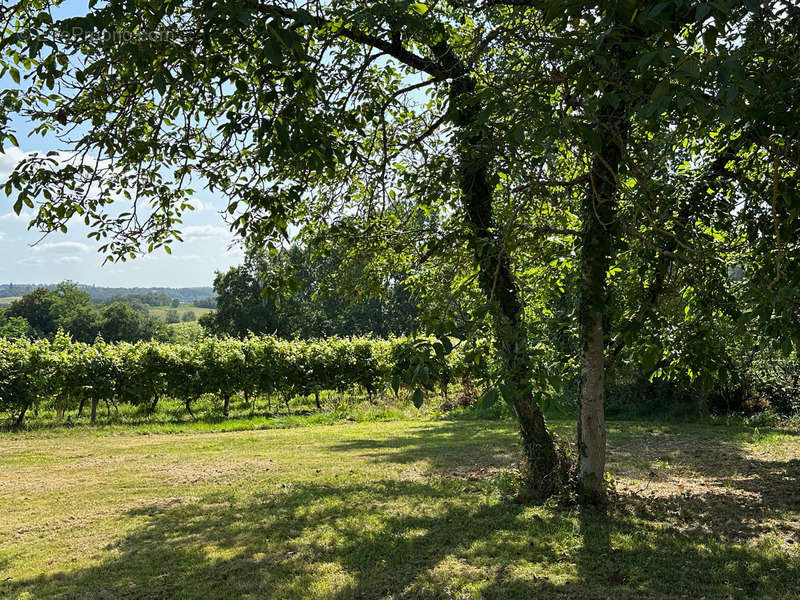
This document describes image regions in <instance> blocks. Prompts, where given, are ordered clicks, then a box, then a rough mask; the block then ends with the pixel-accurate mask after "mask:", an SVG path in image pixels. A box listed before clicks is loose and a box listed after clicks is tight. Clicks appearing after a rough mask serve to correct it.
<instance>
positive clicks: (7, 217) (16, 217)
mask: <svg viewBox="0 0 800 600" xmlns="http://www.w3.org/2000/svg"><path fill="white" fill-rule="evenodd" d="M32 218H33V214H32V213H29V212H25V211H24V210H23V211H22V212H21V213H19V214H17V213H15V212H14V211H13V210H12V211H11V212H7V213H5V214H3V215H0V221H25V222H26V223H27V222H28V221H30V220H31V219H32Z"/></svg>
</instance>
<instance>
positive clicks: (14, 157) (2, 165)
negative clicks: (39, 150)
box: [0, 146, 28, 179]
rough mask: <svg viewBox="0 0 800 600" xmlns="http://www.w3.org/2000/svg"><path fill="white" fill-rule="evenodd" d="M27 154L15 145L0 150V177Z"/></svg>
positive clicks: (6, 173)
mask: <svg viewBox="0 0 800 600" xmlns="http://www.w3.org/2000/svg"><path fill="white" fill-rule="evenodd" d="M27 155H28V153H27V152H23V151H22V150H20V149H19V148H17V147H16V146H12V147H11V148H7V149H6V150H5V151H3V152H0V178H1V179H5V178H6V177H8V176H9V175H10V174H11V172H12V171H13V170H14V167H16V166H17V163H18V162H19V161H21V160H22V159H23V158H25V157H26V156H27Z"/></svg>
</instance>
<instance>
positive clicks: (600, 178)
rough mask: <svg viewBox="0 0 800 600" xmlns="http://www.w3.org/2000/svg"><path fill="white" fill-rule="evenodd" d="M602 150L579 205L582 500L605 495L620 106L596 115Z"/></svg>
mask: <svg viewBox="0 0 800 600" xmlns="http://www.w3.org/2000/svg"><path fill="white" fill-rule="evenodd" d="M598 116H599V121H600V124H601V125H600V127H598V130H597V133H598V135H599V136H600V139H601V140H602V143H601V146H600V148H599V150H598V153H597V155H596V156H595V158H594V161H593V163H592V168H591V172H590V179H589V180H590V186H589V189H588V191H587V193H586V195H585V196H584V200H583V244H582V251H581V280H580V307H579V315H580V339H581V356H580V370H581V377H580V415H579V418H578V436H577V437H578V456H579V459H578V461H579V471H578V480H579V485H580V488H581V491H582V493H583V496H584V499H586V500H589V501H602V500H603V498H604V496H605V483H604V477H605V468H606V425H605V340H604V337H605V336H604V333H605V327H604V313H605V306H606V300H607V298H606V273H607V272H608V266H609V261H610V257H611V252H612V245H613V240H614V230H615V218H616V215H615V212H616V211H615V208H616V203H617V189H618V185H617V173H618V171H619V166H620V163H621V162H622V153H623V150H624V144H625V139H626V137H627V130H628V127H627V116H626V115H625V111H624V107H622V106H618V107H617V108H616V109H609V110H608V111H605V112H601V113H600V114H599V115H598Z"/></svg>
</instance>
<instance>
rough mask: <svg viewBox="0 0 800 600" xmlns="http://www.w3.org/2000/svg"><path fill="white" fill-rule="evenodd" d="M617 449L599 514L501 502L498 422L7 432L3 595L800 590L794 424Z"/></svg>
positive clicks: (1, 500) (738, 593) (0, 537)
mask: <svg viewBox="0 0 800 600" xmlns="http://www.w3.org/2000/svg"><path fill="white" fill-rule="evenodd" d="M556 426H557V428H558V429H560V430H561V431H562V432H563V433H564V434H565V435H569V434H570V433H571V431H572V429H573V425H572V423H568V422H566V421H564V422H558V423H557V424H556ZM609 444H610V461H611V464H610V469H611V470H612V471H613V472H614V473H615V477H616V482H615V484H616V489H617V492H618V498H617V499H616V500H615V501H614V503H613V504H612V506H611V507H610V508H609V510H608V511H607V512H605V513H601V512H597V511H582V510H580V509H578V508H574V507H561V508H558V507H554V506H545V507H541V506H540V507H536V506H523V505H519V504H516V503H514V502H513V501H511V500H509V499H505V498H503V497H502V495H501V493H500V491H501V490H503V489H504V488H505V487H506V486H504V483H503V482H504V481H505V480H506V479H507V477H506V476H505V475H503V473H505V472H506V471H505V470H506V469H509V468H510V467H512V466H513V464H514V463H515V462H516V461H517V460H518V457H519V454H518V452H519V450H518V445H517V440H516V435H515V433H514V427H513V424H512V423H511V422H504V421H477V420H449V421H448V420H429V421H419V420H416V421H415V420H402V421H389V422H366V423H361V422H359V423H340V424H335V425H328V426H323V425H316V426H308V427H296V428H293V429H266V430H259V431H233V432H220V431H213V430H210V431H188V432H184V433H144V432H142V431H138V430H136V429H135V428H133V429H131V430H128V431H124V430H119V429H111V430H107V429H102V430H92V429H90V428H87V427H83V426H79V427H75V428H73V429H53V430H41V431H37V432H33V433H28V434H20V435H10V434H3V435H2V436H0V598H36V599H38V598H109V599H111V598H114V599H116V598H153V599H155V598H169V599H174V598H192V599H195V598H232V599H234V598H235V599H239V598H254V599H255V598H275V599H289V598H326V599H327V598H333V599H338V598H503V599H505V598H598V599H599V598H614V599H615V600H617V599H623V598H692V599H698V598H707V599H709V600H710V599H719V600H723V599H725V598H735V599H738V598H776V599H778V598H780V599H789V598H800V548H799V547H800V488H799V487H798V479H800V432H797V431H793V430H786V431H780V430H764V429H762V430H760V431H759V430H753V429H743V428H727V427H723V426H703V425H674V424H670V425H666V426H664V425H662V426H659V425H649V424H643V423H632V422H614V423H611V424H610V433H609Z"/></svg>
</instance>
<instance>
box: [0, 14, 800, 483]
mask: <svg viewBox="0 0 800 600" xmlns="http://www.w3.org/2000/svg"><path fill="white" fill-rule="evenodd" d="M48 6H49V3H48V2H46V1H42V0H37V1H34V0H23V1H21V2H19V3H18V4H17V5H15V7H14V10H12V11H10V12H9V17H8V19H9V22H11V23H13V25H14V26H13V27H11V28H9V29H8V31H9V32H10V33H8V34H7V35H6V38H5V40H4V42H3V47H4V48H5V49H6V56H7V57H8V58H7V59H6V66H7V68H8V69H9V71H10V73H11V76H12V77H13V78H14V79H20V73H19V71H18V69H19V66H18V65H19V64H23V65H24V64H26V61H29V60H33V62H31V63H30V65H31V69H30V71H29V73H30V74H29V78H30V84H29V85H28V88H27V89H26V91H25V93H24V94H23V93H22V92H21V91H20V90H16V89H10V90H5V91H4V92H3V95H2V102H0V106H2V107H4V108H3V112H2V113H0V122H3V121H4V120H5V121H6V122H7V120H8V118H9V115H11V114H13V113H22V114H25V115H27V116H28V117H30V118H31V119H33V120H34V121H35V122H37V123H39V124H40V126H39V127H40V131H47V130H50V129H53V130H55V131H56V132H60V133H63V134H65V135H66V134H67V132H73V125H75V124H78V123H87V122H88V123H92V125H91V126H90V127H88V128H86V130H85V132H84V130H80V131H81V133H80V134H78V139H77V141H76V143H75V145H74V150H75V151H76V153H77V154H76V157H77V158H76V159H74V161H72V163H68V164H66V165H65V164H59V162H58V160H57V159H56V158H54V157H47V156H43V157H42V156H35V157H30V158H28V159H27V160H26V161H24V162H23V163H21V165H19V166H18V167H17V169H16V170H15V171H14V173H12V174H11V175H10V177H9V179H8V181H7V184H6V190H7V192H9V193H12V192H13V193H15V194H16V204H15V208H16V210H17V212H19V211H20V210H21V209H22V206H23V205H29V206H30V207H33V206H34V200H38V201H39V202H40V204H39V206H38V207H37V211H36V215H35V217H34V222H35V223H36V224H37V225H38V226H39V227H40V228H42V229H43V230H44V231H45V232H47V231H55V230H58V229H61V228H62V227H66V226H67V224H68V222H69V220H70V219H71V218H73V217H75V216H76V215H79V214H80V215H83V217H84V218H85V220H86V221H87V223H88V224H89V225H90V226H92V227H93V229H94V231H93V235H95V236H96V237H97V239H98V240H99V239H103V240H104V245H103V246H102V249H103V251H104V252H105V253H106V254H107V256H108V257H109V258H111V259H114V258H125V257H128V256H130V255H131V254H132V253H133V254H135V253H136V252H138V251H140V250H143V249H145V250H152V249H155V248H158V247H161V246H168V245H169V243H171V241H172V240H174V239H176V237H177V238H179V237H180V234H179V228H180V216H181V213H182V212H183V211H184V210H186V209H187V208H188V206H189V203H188V199H189V197H190V196H191V194H192V190H191V189H190V188H189V181H190V180H192V181H194V180H197V179H202V180H204V181H205V182H206V184H207V185H208V187H209V188H210V189H211V190H213V191H215V192H217V193H218V194H219V195H221V196H225V197H226V198H227V200H228V210H227V214H229V215H231V222H232V226H233V228H234V229H235V230H236V231H237V232H238V233H240V234H241V235H242V236H243V237H244V238H245V239H246V240H247V241H248V243H249V244H250V245H251V246H252V247H259V246H265V247H267V248H271V249H273V250H274V249H275V248H276V247H277V243H278V238H279V237H281V236H283V237H288V232H289V226H290V224H295V225H298V226H299V229H300V232H299V237H301V238H303V239H306V240H310V239H315V238H317V239H318V238H319V237H320V236H328V238H330V239H335V240H348V243H347V245H346V246H345V249H348V248H349V249H351V251H349V252H344V253H343V254H349V255H351V256H356V257H363V256H365V255H367V254H372V256H373V257H377V258H375V260H373V261H372V263H371V264H372V269H371V271H370V270H367V273H368V274H371V273H378V274H379V275H386V273H387V272H388V269H389V268H390V267H391V265H390V264H389V263H390V261H389V259H388V258H387V257H392V258H394V257H399V258H400V259H401V261H403V262H404V263H405V264H406V265H413V266H415V267H416V268H419V264H420V263H426V262H429V261H437V262H445V263H451V261H452V256H451V251H452V254H454V255H456V256H458V257H466V258H467V259H468V260H467V261H466V262H464V261H462V262H461V263H460V264H458V265H457V267H456V269H455V272H457V273H459V274H462V273H465V272H466V273H467V276H466V277H464V278H459V279H457V280H453V281H452V283H453V284H454V286H453V288H454V290H456V291H458V290H460V289H464V288H469V289H470V294H471V295H470V297H471V298H477V294H476V293H475V292H477V293H479V294H480V296H481V302H480V304H479V305H478V306H476V307H473V308H470V314H469V315H468V319H467V320H466V322H473V323H476V324H479V325H484V326H485V325H487V324H488V325H490V327H491V329H492V331H493V335H494V339H495V341H496V350H497V354H498V360H499V362H500V364H501V365H502V368H501V372H500V373H499V376H498V377H497V381H496V383H497V389H498V390H499V391H500V395H501V396H502V397H503V398H504V399H505V400H506V401H507V402H508V403H509V405H510V406H512V407H513V410H514V412H515V414H516V416H517V419H518V422H519V426H520V432H521V435H522V438H523V446H524V448H525V452H526V456H527V459H528V466H529V470H530V474H531V477H530V482H531V486H532V488H533V489H534V491H535V492H536V493H537V494H538V495H542V496H544V495H547V494H549V493H551V492H552V491H553V490H554V489H555V488H556V487H557V485H558V481H559V475H560V472H561V465H562V463H561V460H560V457H559V453H558V451H557V449H556V446H555V443H554V440H553V437H552V435H551V434H550V432H549V431H548V430H547V427H546V425H545V422H544V418H543V415H542V411H541V408H540V404H541V403H543V402H544V400H545V399H546V396H547V394H548V393H549V392H548V391H549V390H551V389H552V387H554V385H555V386H557V385H558V381H555V380H554V379H553V377H552V373H551V372H550V370H549V369H548V368H547V363H546V362H543V361H541V360H540V358H541V357H542V356H543V355H544V354H546V352H547V350H540V349H539V348H538V345H537V344H534V343H532V341H531V339H530V335H529V332H530V331H535V330H536V329H537V328H539V326H540V322H539V321H540V317H538V316H537V315H536V309H538V308H540V307H546V306H547V305H548V303H551V302H552V301H553V299H552V298H551V297H550V295H549V293H548V292H547V291H546V290H544V289H543V287H542V285H541V284H535V286H532V287H533V289H534V290H535V292H536V294H531V293H529V289H526V287H525V286H526V284H527V279H526V278H528V277H531V275H529V273H533V274H536V275H545V276H546V277H545V278H550V277H552V279H553V280H554V281H556V282H560V283H561V285H560V286H559V289H560V288H561V287H563V288H564V289H565V290H566V289H567V288H570V289H573V290H575V291H576V292H577V296H578V300H579V302H578V305H577V315H576V318H575V319H574V322H575V324H576V330H577V338H578V340H579V348H578V354H579V356H577V357H572V358H576V360H577V361H578V362H579V363H580V372H581V392H580V396H581V417H580V423H579V428H578V431H579V435H578V441H579V450H580V475H579V479H580V482H581V485H582V487H583V488H584V490H585V491H586V492H587V493H589V495H592V496H595V497H597V496H602V493H603V486H604V483H603V479H604V468H605V467H604V456H605V428H604V422H603V403H604V398H603V388H604V383H605V374H606V371H607V370H608V368H609V366H610V365H612V364H613V362H614V361H617V360H623V359H624V358H625V355H626V353H629V352H630V353H632V354H633V355H634V356H637V357H641V360H642V362H643V365H642V366H643V368H645V367H646V368H645V370H650V368H651V367H652V368H654V369H655V370H654V371H653V372H656V370H658V369H664V368H668V366H669V365H668V364H666V363H665V362H664V357H665V348H663V347H662V346H663V344H661V343H654V342H653V341H652V338H651V341H649V342H648V341H644V340H643V339H642V338H640V337H638V336H639V333H640V332H641V331H642V330H643V329H645V328H647V327H648V326H649V325H652V324H653V323H654V322H655V323H658V324H661V323H660V321H659V319H660V316H659V303H660V301H661V298H662V292H663V290H664V289H665V288H666V287H667V286H666V283H667V279H668V278H669V277H671V276H672V275H673V274H674V272H675V271H676V270H677V271H680V272H681V281H683V282H684V283H685V289H684V290H683V292H682V297H684V298H686V306H688V311H686V312H685V315H689V316H690V318H691V319H692V320H693V322H695V323H697V324H703V323H705V322H707V321H708V320H710V319H713V318H715V315H717V314H718V313H719V312H720V311H721V310H722V309H721V307H723V306H726V305H727V301H726V299H727V296H728V290H727V287H726V285H725V279H724V277H725V275H724V273H726V271H727V268H726V267H727V266H728V265H727V264H726V263H728V261H730V260H733V259H734V258H737V259H739V260H740V261H741V262H743V263H747V264H748V265H754V266H755V265H759V266H766V265H769V267H768V268H765V269H762V270H761V271H760V274H756V271H757V269H753V271H752V273H753V277H752V278H751V281H752V282H753V284H754V287H753V293H752V294H751V300H752V306H753V307H757V308H758V310H757V311H755V312H756V313H757V316H758V317H757V318H759V319H762V318H763V319H765V320H768V321H770V324H769V327H774V326H775V324H774V323H777V322H780V323H785V322H786V321H785V318H784V317H779V315H780V314H781V313H780V312H779V310H780V308H783V307H786V308H790V310H787V311H786V312H788V314H796V309H794V308H791V307H793V306H795V305H796V298H797V285H796V279H795V277H796V273H797V268H796V266H795V264H794V263H793V261H792V259H791V258H790V256H791V255H790V253H789V252H790V244H791V242H789V240H790V239H792V237H791V233H792V232H794V231H796V230H797V227H796V225H797V215H796V212H792V209H790V207H791V206H792V202H794V195H793V194H792V193H791V191H790V190H792V189H796V187H797V186H796V185H794V186H793V184H794V183H796V182H795V179H794V178H795V177H796V173H797V170H796V168H794V167H795V165H796V162H797V160H796V156H797V154H796V148H795V144H796V142H795V141H794V140H796V139H798V136H797V135H796V133H797V132H796V127H797V124H796V123H791V122H787V121H786V120H785V119H781V118H780V116H779V111H774V110H773V109H772V108H771V107H770V108H766V109H761V110H759V109H758V108H754V107H757V106H762V105H763V104H764V103H763V101H762V98H769V99H770V100H774V104H772V105H770V104H769V103H767V105H768V106H779V107H780V110H781V111H785V112H784V113H783V114H793V112H796V109H797V105H796V98H795V96H796V93H795V92H794V91H793V89H794V88H793V86H791V84H786V83H783V84H781V83H780V78H779V77H776V75H777V74H778V73H779V72H780V69H786V68H788V67H791V66H792V65H796V60H795V59H796V56H797V46H798V42H797V27H798V19H799V18H800V17H798V11H797V9H796V8H795V7H793V6H787V5H785V4H783V3H781V2H766V3H761V4H759V5H756V4H755V3H744V4H743V5H742V4H740V3H734V2H729V3H728V2H718V3H713V4H702V5H699V6H696V5H695V4H694V3H689V2H687V1H686V0H672V1H668V2H661V3H647V4H644V5H639V4H636V3H628V2H621V3H611V4H609V3H595V4H593V3H585V2H567V3H564V2H555V1H554V0H543V1H531V2H526V1H524V0H513V1H512V0H508V1H507V2H503V1H501V0H493V1H491V2H486V3H480V4H474V5H473V4H469V3H467V4H464V5H455V4H454V5H451V4H436V5H425V4H422V3H416V2H396V3H391V4H384V3H378V4H374V3H364V2H356V1H341V2H340V1H336V2H330V3H326V4H324V5H319V4H318V3H312V2H309V3H294V2H281V3H277V4H266V3H262V2H256V1H246V0H241V1H237V2H220V3H213V4H209V3H206V2H204V1H201V0H194V1H190V0H186V1H185V2H170V3H162V2H157V1H156V0H153V1H151V2H142V3H139V4H137V5H136V6H135V7H131V6H129V5H128V4H127V3H123V2H121V0H110V1H109V2H107V3H104V4H102V5H99V6H98V5H95V6H93V7H92V8H91V9H90V10H89V12H88V13H87V15H86V16H81V17H77V18H73V19H64V20H60V21H58V20H54V19H53V18H52V16H51V15H50V14H49V13H48V12H47V10H44V11H42V8H43V7H44V8H45V9H46V8H47V7H48ZM119 32H125V34H126V37H128V38H129V41H126V42H125V43H122V44H117V43H110V42H103V41H102V40H108V39H113V36H114V35H117V34H119ZM764 41H767V42H769V44H767V46H768V47H769V50H765V49H764V48H765V47H767V46H765V44H764V43H763V42H764ZM34 59H35V60H34ZM15 60H16V62H15ZM12 69H13V70H12ZM784 79H785V78H784ZM56 82H57V83H58V84H59V85H58V87H56V85H55V84H56ZM423 90H424V91H423ZM4 135H5V137H6V138H7V139H9V140H10V141H11V142H12V143H14V141H15V138H13V134H11V133H10V132H5V134H4ZM81 157H83V158H81ZM765 157H766V158H769V159H770V160H768V161H766V162H763V163H759V159H763V158H765ZM764 164H767V165H773V167H772V168H771V169H768V168H766V167H765V166H764ZM741 179H744V180H745V181H747V184H746V185H743V186H741V187H736V186H738V184H739V182H740V180H741ZM90 189H91V190H92V191H93V192H94V191H95V190H96V193H92V194H89V193H87V191H88V190H90ZM119 190H131V192H130V193H131V196H132V198H131V199H132V201H133V202H135V203H136V207H137V208H139V209H140V208H141V206H142V205H143V204H146V203H150V205H151V206H152V210H151V211H150V212H149V213H147V214H146V215H145V214H143V213H142V212H141V210H136V211H135V213H134V212H133V211H129V210H126V211H121V212H120V213H117V212H114V213H113V214H112V213H111V211H109V210H107V203H108V202H109V201H111V200H112V199H114V198H115V197H116V196H117V194H118V193H119ZM708 190H711V193H708ZM765 198H771V202H769V203H767V202H765V200H764V199H765ZM737 203H742V204H744V205H746V210H744V211H739V210H737ZM133 214H135V215H136V218H133V217H132V215H133ZM431 215H433V218H431ZM768 225H772V228H771V229H770V228H769V227H768ZM742 236H744V237H742ZM740 241H741V242H742V243H741V244H739V242H740ZM539 249H543V250H544V253H547V254H550V255H551V256H553V260H554V261H555V265H554V266H553V271H554V273H552V274H550V273H548V271H549V270H548V267H547V265H545V264H542V263H541V262H539V260H538V257H537V251H538V250H539ZM741 249H744V250H743V252H744V254H746V255H747V256H746V257H742V256H737V255H736V253H735V251H738V250H741ZM451 264H452V263H451ZM619 264H624V265H626V266H629V267H632V266H634V265H635V271H628V272H626V273H624V276H623V277H621V278H618V279H615V278H614V275H613V274H614V273H616V269H618V268H619V267H618V266H617V265H619ZM414 270H415V269H413V268H412V269H409V272H412V273H413V271H414ZM620 270H621V269H620ZM770 271H772V272H774V277H773V278H772V279H765V277H767V278H768V275H765V273H769V272H770ZM637 276H638V280H637ZM622 279H624V280H625V281H624V282H623V281H622ZM642 282H644V283H642ZM778 290H783V291H782V292H781V293H780V294H779V293H777V292H778ZM616 291H621V292H622V293H621V294H612V293H610V292H616ZM776 297H778V298H780V300H779V301H776V300H775V298H776ZM531 299H533V303H530V302H529V301H530V300H531ZM762 309H763V311H762ZM773 317H774V318H773ZM773 321H774V322H773ZM441 325H442V327H441V328H440V330H439V331H440V332H443V331H445V330H447V329H448V323H443V324H441ZM655 328H656V329H658V328H657V327H655ZM775 331H776V335H777V337H780V336H781V335H785V334H780V333H777V329H775ZM792 335H793V336H794V337H795V338H796V337H797V336H796V334H794V333H793V334H792ZM700 339H702V338H701V337H698V338H697V339H696V341H695V342H694V343H695V344H698V343H699V341H698V340H700ZM789 343H790V344H791V341H790V342H789ZM562 358H564V357H562ZM651 358H652V359H653V365H649V364H645V361H648V362H649V360H650V359H651ZM562 362H564V361H563V360H562ZM556 379H557V378H556Z"/></svg>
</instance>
